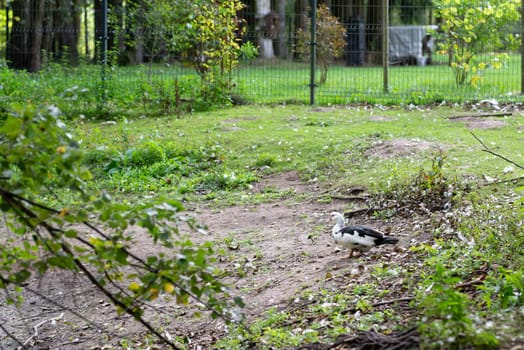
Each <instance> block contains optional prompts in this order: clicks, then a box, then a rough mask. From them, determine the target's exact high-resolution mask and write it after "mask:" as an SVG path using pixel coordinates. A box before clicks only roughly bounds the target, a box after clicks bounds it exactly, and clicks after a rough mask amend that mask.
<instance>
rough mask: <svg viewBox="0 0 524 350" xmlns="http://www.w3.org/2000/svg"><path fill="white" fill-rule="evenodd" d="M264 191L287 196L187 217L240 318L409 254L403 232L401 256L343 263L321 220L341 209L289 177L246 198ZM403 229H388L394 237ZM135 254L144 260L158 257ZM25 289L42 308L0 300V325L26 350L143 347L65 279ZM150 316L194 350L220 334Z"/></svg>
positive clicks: (375, 254) (388, 252) (183, 312)
mask: <svg viewBox="0 0 524 350" xmlns="http://www.w3.org/2000/svg"><path fill="white" fill-rule="evenodd" d="M268 187H270V188H273V189H275V190H277V191H288V192H293V193H294V194H295V195H290V196H289V198H287V199H282V200H278V201H274V202H272V203H264V204H259V205H249V206H231V207H225V208H218V209H217V208H211V207H209V206H206V205H197V206H195V207H194V208H192V209H191V210H190V212H189V213H190V215H193V216H194V217H195V218H197V220H198V222H199V223H201V224H204V225H206V226H207V227H208V230H207V232H208V233H207V235H204V236H200V237H195V239H196V240H201V239H204V240H211V241H214V242H215V243H216V246H217V248H222V249H223V253H222V254H221V255H220V259H219V260H220V263H219V264H220V267H221V268H222V269H224V270H227V271H230V272H231V275H230V277H229V279H228V282H229V283H230V284H231V285H232V287H233V290H234V292H235V293H236V294H238V295H241V296H242V297H243V298H244V300H245V302H246V308H245V310H244V312H245V313H246V315H247V316H248V318H253V317H256V316H259V315H261V314H262V313H263V312H264V311H265V310H268V309H269V308H271V307H275V308H285V307H286V306H287V305H289V304H290V303H292V301H293V299H294V298H296V297H297V296H300V295H301V293H303V292H304V291H305V290H313V291H314V290H318V289H319V288H336V283H335V281H334V279H333V278H329V276H332V275H335V274H339V275H340V274H342V275H343V274H349V273H350V271H352V270H355V269H359V270H366V269H371V268H372V265H374V264H378V263H387V262H388V261H390V260H392V259H399V258H402V256H404V255H405V254H406V253H405V249H403V248H402V246H406V245H408V244H409V240H410V238H409V237H408V236H409V234H408V233H406V231H405V230H402V233H399V235H398V237H399V238H400V239H401V247H396V248H394V247H389V246H388V247H380V248H376V249H374V250H373V251H371V252H369V253H367V254H365V256H363V257H362V258H360V259H355V258H353V259H348V255H347V252H346V251H341V250H340V249H339V248H337V247H336V246H335V244H334V242H333V241H332V239H331V236H330V230H331V227H332V225H333V222H330V219H329V213H330V212H331V211H335V210H336V211H343V210H344V209H345V208H346V206H347V204H348V203H347V202H344V201H338V200H335V201H332V202H330V203H320V202H318V201H317V200H316V197H317V196H316V195H315V194H318V192H319V189H318V188H317V187H316V185H315V184H314V183H313V184H304V183H302V182H301V181H300V180H299V178H298V176H297V174H296V173H294V172H290V173H285V174H280V175H277V176H272V177H268V178H266V179H264V180H263V181H261V182H260V183H259V184H257V185H256V186H255V187H254V188H253V191H254V192H256V191H263V190H264V189H265V188H268ZM296 194H298V195H300V194H303V195H306V194H307V196H305V197H306V198H310V199H308V200H305V201H304V200H302V199H301V200H297V199H296V198H297V196H296ZM359 223H362V224H370V225H373V226H374V227H376V228H379V229H382V228H383V226H384V223H381V222H380V221H373V222H362V221H359ZM401 224H402V223H398V225H399V226H398V227H395V226H393V227H389V229H391V231H392V232H395V231H398V232H401V230H400V228H401V227H400V225H401ZM389 225H391V224H389ZM138 244H139V245H140V246H139V247H137V248H138V250H139V251H141V252H142V253H147V252H148V251H151V250H153V249H157V248H156V247H154V246H147V245H141V244H140V242H138ZM30 286H31V287H32V288H33V289H35V290H38V291H39V292H40V293H41V294H42V295H46V296H48V297H49V299H47V300H44V299H42V298H41V297H37V296H35V295H32V294H27V295H26V301H25V303H24V304H23V306H22V308H21V309H16V308H14V307H12V306H7V305H6V304H5V299H3V301H2V305H1V309H2V310H3V315H2V316H1V320H0V322H2V324H3V325H4V327H5V328H6V329H9V330H10V332H12V334H13V335H15V336H17V337H18V339H21V340H24V341H27V344H32V345H34V347H33V348H34V349H51V348H52V349H103V348H104V346H109V344H112V345H116V344H118V339H119V337H124V338H126V339H128V340H129V341H130V342H131V343H134V344H142V345H146V344H147V342H146V341H145V340H144V339H143V338H142V337H141V336H140V333H142V332H143V329H142V328H141V327H140V326H139V325H137V324H136V322H134V321H133V320H131V319H130V318H129V317H127V316H118V315H115V314H114V312H113V307H112V306H111V305H110V304H109V303H107V302H106V301H105V299H104V298H103V297H102V295H100V293H99V292H97V291H95V290H94V288H93V287H92V286H91V284H90V283H88V282H87V281H85V280H82V278H81V277H80V278H78V277H76V278H75V277H72V276H71V275H70V274H68V273H65V272H64V273H60V274H53V275H47V276H46V277H45V278H44V279H42V280H32V281H31V283H30ZM51 300H56V301H58V302H59V303H60V304H62V305H64V306H66V307H67V309H70V310H72V311H73V312H75V313H76V315H75V314H73V313H71V312H70V311H68V310H66V309H64V308H63V307H61V306H59V305H58V304H56V305H55V304H53V303H52V302H51ZM152 306H153V307H155V308H156V310H157V311H159V312H158V313H157V314H156V315H155V316H154V317H152V318H151V319H150V320H151V323H152V324H154V325H157V326H163V327H164V329H166V330H167V331H168V332H169V333H170V334H173V335H175V334H178V335H185V336H186V338H187V339H188V340H189V341H190V342H191V344H192V345H191V346H192V348H193V349H198V348H199V346H200V348H207V346H209V344H210V343H212V342H213V341H214V340H215V339H216V338H217V337H220V335H221V334H223V332H224V329H223V324H222V322H220V321H216V320H215V321H210V320H207V319H206V318H202V319H198V320H193V321H188V316H189V315H191V313H192V312H193V311H192V310H191V309H189V310H188V309H187V308H184V307H181V306H178V305H176V304H175V303H174V302H173V300H170V299H169V298H166V297H161V298H159V299H157V300H156V301H155V303H154V304H153V305H152ZM83 317H85V318H86V320H84V319H82V318H83ZM87 320H90V321H91V322H93V323H91V324H90V323H89V322H88V321H87ZM15 347H16V344H15V343H14V342H13V341H12V340H11V339H10V338H9V337H7V336H5V335H2V338H1V339H0V349H13V348H15Z"/></svg>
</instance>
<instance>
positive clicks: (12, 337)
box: [0, 323, 28, 349]
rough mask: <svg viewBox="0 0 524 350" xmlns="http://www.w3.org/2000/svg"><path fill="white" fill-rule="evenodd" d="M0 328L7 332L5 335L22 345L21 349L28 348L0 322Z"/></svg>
mask: <svg viewBox="0 0 524 350" xmlns="http://www.w3.org/2000/svg"><path fill="white" fill-rule="evenodd" d="M0 329H1V330H2V331H3V332H4V333H5V334H7V336H8V337H9V338H11V339H13V340H14V341H15V342H16V343H17V344H18V345H20V346H21V347H22V349H28V347H27V346H25V345H24V344H23V343H22V342H21V341H20V340H18V338H17V337H15V336H14V334H12V333H11V332H9V331H8V330H7V329H6V328H5V327H4V326H3V325H2V324H1V323H0Z"/></svg>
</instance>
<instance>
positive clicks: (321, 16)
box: [296, 4, 346, 84]
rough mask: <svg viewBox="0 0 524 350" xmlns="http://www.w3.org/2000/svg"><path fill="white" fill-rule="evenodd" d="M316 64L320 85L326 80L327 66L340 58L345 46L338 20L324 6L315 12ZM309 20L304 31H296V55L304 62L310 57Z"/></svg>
mask: <svg viewBox="0 0 524 350" xmlns="http://www.w3.org/2000/svg"><path fill="white" fill-rule="evenodd" d="M316 25H317V40H316V42H317V62H318V64H319V66H320V81H319V83H320V84H324V83H325V82H326V80H327V73H328V69H329V65H330V64H331V63H332V62H333V60H334V59H335V58H338V57H341V56H342V54H343V53H344V47H345V45H346V30H345V29H344V27H343V26H342V24H340V22H339V21H338V19H337V18H336V17H334V16H332V15H331V13H330V11H329V8H328V7H327V6H326V5H325V4H321V5H319V6H318V11H317V23H316ZM310 28H311V19H308V20H307V23H306V29H304V30H302V29H300V28H299V29H298V30H297V46H296V51H297V54H298V55H299V56H301V57H303V58H304V59H306V60H309V59H310V57H311V51H310V42H311V31H310Z"/></svg>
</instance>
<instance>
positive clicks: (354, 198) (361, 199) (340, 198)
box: [330, 195, 367, 201]
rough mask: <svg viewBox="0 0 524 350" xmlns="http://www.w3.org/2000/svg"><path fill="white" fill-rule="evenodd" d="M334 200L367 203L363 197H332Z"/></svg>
mask: <svg viewBox="0 0 524 350" xmlns="http://www.w3.org/2000/svg"><path fill="white" fill-rule="evenodd" d="M330 197H331V198H332V199H338V200H341V201H365V200H367V198H366V197H361V196H342V195H340V196H336V195H335V196H330Z"/></svg>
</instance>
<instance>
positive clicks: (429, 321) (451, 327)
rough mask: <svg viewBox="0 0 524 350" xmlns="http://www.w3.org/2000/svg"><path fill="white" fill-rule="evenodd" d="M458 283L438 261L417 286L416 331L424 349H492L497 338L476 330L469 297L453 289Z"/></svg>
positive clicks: (451, 272)
mask: <svg viewBox="0 0 524 350" xmlns="http://www.w3.org/2000/svg"><path fill="white" fill-rule="evenodd" d="M458 282H460V279H459V278H458V277H455V276H453V271H452V270H451V271H449V270H447V269H446V268H445V267H444V266H443V265H442V264H440V263H437V264H436V265H435V266H434V270H433V275H432V276H429V277H428V278H427V279H426V280H425V283H423V284H422V285H421V288H420V290H419V296H418V303H417V306H418V308H419V309H420V310H421V312H422V315H423V316H422V319H421V321H422V322H421V323H420V325H419V330H420V332H421V333H422V334H423V336H424V337H423V339H424V341H425V343H426V344H424V347H425V348H431V349H442V348H445V349H465V348H467V346H473V347H474V348H482V349H492V348H495V347H496V346H497V345H498V343H499V341H498V339H497V338H496V336H495V334H493V333H490V332H488V331H487V330H483V329H479V328H477V327H476V325H475V324H474V322H473V320H472V318H471V317H470V314H469V308H470V306H471V300H470V298H469V297H468V295H466V294H464V293H462V292H461V291H459V290H458V289H457V288H456V285H457V284H458Z"/></svg>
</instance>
